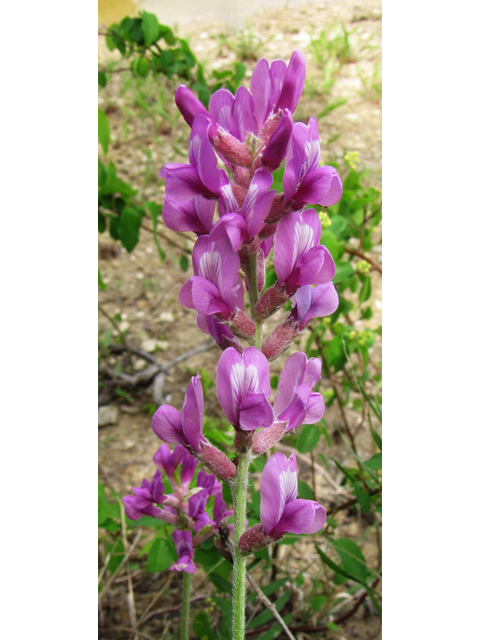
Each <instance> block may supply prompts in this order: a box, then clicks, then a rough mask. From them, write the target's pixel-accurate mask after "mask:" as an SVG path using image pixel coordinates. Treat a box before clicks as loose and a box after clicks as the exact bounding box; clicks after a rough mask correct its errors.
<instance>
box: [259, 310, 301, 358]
mask: <svg viewBox="0 0 480 640" xmlns="http://www.w3.org/2000/svg"><path fill="white" fill-rule="evenodd" d="M298 333H299V331H298V323H297V322H295V321H294V320H292V319H291V318H287V320H285V322H282V324H279V325H278V326H277V327H275V329H274V330H273V331H272V333H271V334H270V335H269V336H268V337H267V338H266V340H265V342H264V343H263V345H262V353H263V355H264V356H265V357H266V358H267V360H270V361H271V360H275V358H278V356H280V355H282V353H283V352H284V351H285V350H286V349H288V347H289V346H290V345H291V344H292V342H293V341H294V340H295V338H296V336H297V335H298Z"/></svg>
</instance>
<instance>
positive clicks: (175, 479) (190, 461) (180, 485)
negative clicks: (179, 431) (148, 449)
mask: <svg viewBox="0 0 480 640" xmlns="http://www.w3.org/2000/svg"><path fill="white" fill-rule="evenodd" d="M153 461H154V463H155V464H156V465H157V467H160V469H162V471H164V472H165V473H166V474H167V476H168V479H169V480H170V482H171V484H172V488H173V490H174V492H175V495H176V496H177V497H178V498H181V497H182V496H183V495H184V494H185V493H186V492H187V491H188V488H189V487H190V483H191V481H192V479H193V476H194V475H195V469H196V466H197V464H198V462H197V460H195V458H194V457H193V456H191V455H190V454H189V453H188V451H187V450H186V449H185V448H184V447H183V446H182V445H178V446H177V447H175V449H174V450H173V452H172V453H171V452H170V449H169V448H168V445H166V444H162V445H160V448H159V449H158V451H157V452H156V453H155V455H154V456H153ZM179 467H180V473H178V469H179Z"/></svg>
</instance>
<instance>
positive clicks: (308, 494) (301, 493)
mask: <svg viewBox="0 0 480 640" xmlns="http://www.w3.org/2000/svg"><path fill="white" fill-rule="evenodd" d="M298 497H299V498H301V499H302V500H313V499H314V497H315V496H314V495H313V489H312V488H311V486H310V485H309V484H307V483H306V482H303V481H302V480H301V481H300V482H299V483H298Z"/></svg>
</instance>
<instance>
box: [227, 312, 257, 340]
mask: <svg viewBox="0 0 480 640" xmlns="http://www.w3.org/2000/svg"><path fill="white" fill-rule="evenodd" d="M228 326H229V327H230V329H231V330H232V331H233V333H235V334H236V335H237V336H239V337H240V338H251V337H252V336H254V335H255V331H256V327H255V323H254V322H253V320H252V319H251V318H249V317H248V316H247V314H246V313H245V311H242V310H241V309H237V310H236V311H235V313H234V314H233V316H232V317H231V318H229V319H228Z"/></svg>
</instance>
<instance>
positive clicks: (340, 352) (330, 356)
mask: <svg viewBox="0 0 480 640" xmlns="http://www.w3.org/2000/svg"><path fill="white" fill-rule="evenodd" d="M325 356H326V360H327V365H328V366H329V368H331V367H333V368H334V370H335V371H340V369H343V367H344V366H345V363H346V362H347V356H346V354H345V347H344V345H343V340H342V336H335V337H334V338H333V339H332V340H330V342H328V343H327V345H326V348H325Z"/></svg>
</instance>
